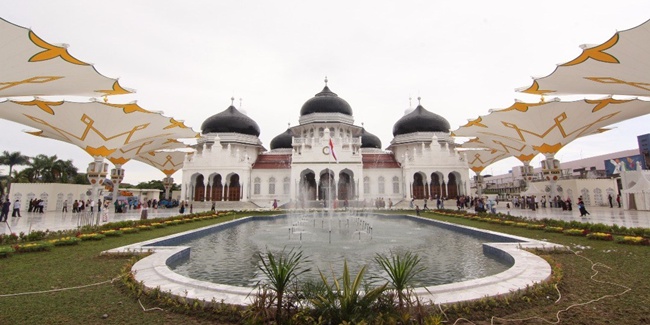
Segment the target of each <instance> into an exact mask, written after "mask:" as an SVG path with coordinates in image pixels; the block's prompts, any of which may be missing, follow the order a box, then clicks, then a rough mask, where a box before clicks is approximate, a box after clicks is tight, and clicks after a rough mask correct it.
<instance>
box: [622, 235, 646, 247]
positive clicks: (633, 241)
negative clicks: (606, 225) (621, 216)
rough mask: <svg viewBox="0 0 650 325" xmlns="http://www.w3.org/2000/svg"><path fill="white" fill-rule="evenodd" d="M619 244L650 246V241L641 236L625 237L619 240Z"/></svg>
mask: <svg viewBox="0 0 650 325" xmlns="http://www.w3.org/2000/svg"><path fill="white" fill-rule="evenodd" d="M617 242H618V243H619V244H630V245H650V240H648V239H647V238H643V237H641V236H624V237H623V238H619V239H618V240H617Z"/></svg>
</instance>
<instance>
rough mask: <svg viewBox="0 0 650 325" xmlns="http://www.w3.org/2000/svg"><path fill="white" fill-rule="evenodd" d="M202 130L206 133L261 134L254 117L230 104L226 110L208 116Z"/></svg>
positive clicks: (257, 135)
mask: <svg viewBox="0 0 650 325" xmlns="http://www.w3.org/2000/svg"><path fill="white" fill-rule="evenodd" d="M201 132H202V133H203V134H206V133H242V134H249V135H254V136H256V137H259V136H260V127H259V126H258V125H257V123H255V121H253V119H252V118H250V117H248V116H246V115H245V114H243V113H242V112H240V111H238V110H237V109H236V108H235V106H233V105H230V107H228V108H226V110H225V111H223V112H221V113H217V114H215V115H212V116H210V117H208V118H207V119H206V120H205V121H203V124H201Z"/></svg>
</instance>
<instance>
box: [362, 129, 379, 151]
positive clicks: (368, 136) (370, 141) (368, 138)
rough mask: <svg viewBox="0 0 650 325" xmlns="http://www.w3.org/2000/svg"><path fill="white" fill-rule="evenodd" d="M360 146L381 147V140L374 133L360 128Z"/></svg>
mask: <svg viewBox="0 0 650 325" xmlns="http://www.w3.org/2000/svg"><path fill="white" fill-rule="evenodd" d="M361 148H376V149H381V140H379V137H377V136H376V135H374V134H372V133H370V132H368V131H366V129H365V128H364V129H362V131H361Z"/></svg>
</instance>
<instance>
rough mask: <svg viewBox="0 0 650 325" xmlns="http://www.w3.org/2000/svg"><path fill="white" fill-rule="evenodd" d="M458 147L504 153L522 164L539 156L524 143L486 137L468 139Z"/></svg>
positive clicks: (537, 152)
mask: <svg viewBox="0 0 650 325" xmlns="http://www.w3.org/2000/svg"><path fill="white" fill-rule="evenodd" d="M459 147H461V148H483V149H490V150H498V151H502V152H505V153H507V154H508V156H513V157H515V158H517V159H519V161H521V162H524V163H525V162H530V161H531V160H533V158H535V156H537V155H538V154H539V151H537V150H534V149H533V148H532V147H531V146H529V145H527V144H525V143H521V142H519V141H514V140H511V139H504V138H501V137H492V136H486V135H482V136H481V137H477V138H473V139H470V140H469V141H467V142H465V143H463V144H461V145H460V146H459Z"/></svg>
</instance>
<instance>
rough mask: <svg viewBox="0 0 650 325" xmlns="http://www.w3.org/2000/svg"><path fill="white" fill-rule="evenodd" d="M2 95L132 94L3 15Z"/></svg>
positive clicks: (0, 26) (0, 41)
mask: <svg viewBox="0 0 650 325" xmlns="http://www.w3.org/2000/svg"><path fill="white" fill-rule="evenodd" d="M0 44H2V50H1V51H0V71H2V73H0V97H24V96H65V95H72V96H87V97H101V96H108V95H120V94H129V93H132V92H133V91H132V90H128V89H125V88H123V87H122V86H120V84H119V82H118V81H117V79H113V78H108V77H106V76H103V75H102V74H100V73H99V72H97V70H95V68H94V67H93V66H92V65H91V64H88V63H86V62H83V61H80V60H78V59H76V58H75V57H73V56H72V55H70V53H68V50H67V45H65V44H62V45H53V44H50V43H48V42H46V41H44V40H42V39H41V38H39V37H38V36H36V34H35V33H34V32H33V31H31V30H29V29H27V28H24V27H20V26H17V25H14V24H12V23H10V22H8V21H6V20H4V19H2V18H0Z"/></svg>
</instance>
